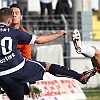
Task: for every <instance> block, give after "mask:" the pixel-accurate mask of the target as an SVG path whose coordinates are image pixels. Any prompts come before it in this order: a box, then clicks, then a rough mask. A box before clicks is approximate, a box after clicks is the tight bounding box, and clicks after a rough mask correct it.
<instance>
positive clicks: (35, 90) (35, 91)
mask: <svg viewBox="0 0 100 100" xmlns="http://www.w3.org/2000/svg"><path fill="white" fill-rule="evenodd" d="M29 91H30V93H29V97H30V98H32V99H36V98H37V99H38V98H39V97H41V96H42V90H41V89H40V88H39V86H37V84H36V83H35V84H30V85H29Z"/></svg>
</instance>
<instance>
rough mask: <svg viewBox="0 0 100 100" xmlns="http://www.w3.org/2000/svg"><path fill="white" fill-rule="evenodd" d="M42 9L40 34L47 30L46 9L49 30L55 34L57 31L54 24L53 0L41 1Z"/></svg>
mask: <svg viewBox="0 0 100 100" xmlns="http://www.w3.org/2000/svg"><path fill="white" fill-rule="evenodd" d="M40 8H41V16H40V22H39V30H40V32H39V33H40V34H42V33H43V30H44V29H45V27H44V25H45V22H44V14H45V9H46V8H47V11H48V15H49V16H48V17H49V21H48V28H49V30H51V31H52V33H55V31H54V30H53V22H52V0H40Z"/></svg>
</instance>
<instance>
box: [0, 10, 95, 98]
mask: <svg viewBox="0 0 100 100" xmlns="http://www.w3.org/2000/svg"><path fill="white" fill-rule="evenodd" d="M12 19H13V11H12V10H11V9H10V8H1V9H0V86H1V87H2V88H3V89H4V90H5V92H6V94H7V95H8V97H9V98H10V100H23V99H24V85H23V84H24V83H27V82H33V81H38V80H42V79H43V74H44V72H49V73H50V74H52V75H55V76H57V77H67V76H70V77H72V78H74V79H76V80H78V81H79V82H80V83H82V84H86V83H87V82H88V80H89V78H90V77H91V76H93V75H94V74H95V73H96V69H95V68H93V69H91V70H89V71H85V72H83V73H78V72H76V71H74V70H71V69H69V68H67V67H65V66H60V65H58V64H51V63H49V62H41V61H36V60H28V59H25V58H24V57H23V56H22V55H21V54H20V52H19V51H18V50H17V48H16V46H17V44H28V43H29V44H34V43H38V44H43V43H47V42H49V41H52V40H54V39H56V38H59V37H61V36H62V35H64V34H67V32H66V31H64V30H60V31H59V32H56V33H54V34H50V35H46V36H36V35H32V34H27V33H25V32H23V31H22V30H20V29H16V30H15V29H13V28H12V27H10V25H11V23H12Z"/></svg>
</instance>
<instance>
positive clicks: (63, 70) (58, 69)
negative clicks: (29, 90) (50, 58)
mask: <svg viewBox="0 0 100 100" xmlns="http://www.w3.org/2000/svg"><path fill="white" fill-rule="evenodd" d="M49 73H50V74H52V75H55V76H58V77H71V78H74V79H76V80H79V79H80V78H81V77H82V76H83V75H82V74H79V73H77V72H76V71H74V70H71V69H69V68H67V67H64V66H60V65H56V64H52V65H51V66H50V68H49Z"/></svg>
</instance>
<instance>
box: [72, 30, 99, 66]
mask: <svg viewBox="0 0 100 100" xmlns="http://www.w3.org/2000/svg"><path fill="white" fill-rule="evenodd" d="M72 40H73V43H74V47H75V50H76V52H77V53H78V54H82V55H84V56H85V57H88V58H91V60H92V62H93V63H94V64H95V65H96V66H100V51H99V50H98V49H96V47H94V46H86V45H82V43H81V36H80V32H79V31H78V30H77V29H75V30H74V31H73V34H72Z"/></svg>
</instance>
